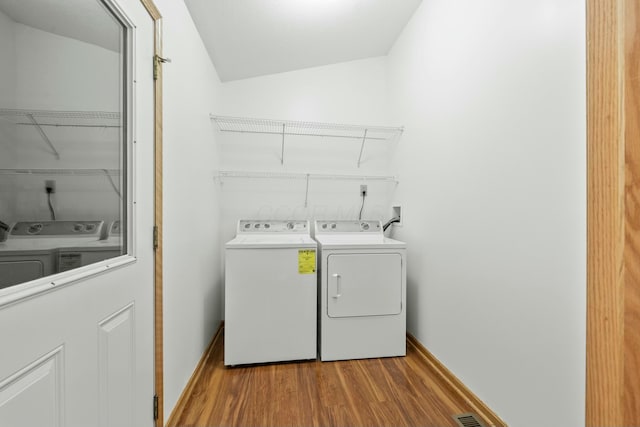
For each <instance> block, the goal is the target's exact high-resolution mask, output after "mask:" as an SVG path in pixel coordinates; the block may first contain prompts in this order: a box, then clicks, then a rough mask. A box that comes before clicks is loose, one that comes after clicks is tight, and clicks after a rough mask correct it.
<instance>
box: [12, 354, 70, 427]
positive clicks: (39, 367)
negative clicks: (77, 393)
mask: <svg viewBox="0 0 640 427" xmlns="http://www.w3.org/2000/svg"><path fill="white" fill-rule="evenodd" d="M63 349H64V347H62V346H61V347H58V348H57V349H55V350H54V351H52V352H51V353H49V354H46V355H45V356H43V357H41V358H40V359H38V360H36V361H34V362H33V363H31V364H30V365H29V366H26V367H25V368H24V369H22V370H21V371H20V372H18V373H16V374H15V375H13V376H11V377H10V378H7V379H5V380H4V381H3V382H2V383H0V425H2V426H11V425H14V424H13V420H16V419H21V420H22V423H23V424H24V425H31V426H52V427H58V426H62V425H64V388H63V385H62V377H63V374H64V373H63V372H62V370H63V369H64V365H63V357H62V355H63Z"/></svg>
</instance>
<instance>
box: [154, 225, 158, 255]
mask: <svg viewBox="0 0 640 427" xmlns="http://www.w3.org/2000/svg"><path fill="white" fill-rule="evenodd" d="M156 249H158V226H157V225H154V226H153V250H154V251H155V250H156Z"/></svg>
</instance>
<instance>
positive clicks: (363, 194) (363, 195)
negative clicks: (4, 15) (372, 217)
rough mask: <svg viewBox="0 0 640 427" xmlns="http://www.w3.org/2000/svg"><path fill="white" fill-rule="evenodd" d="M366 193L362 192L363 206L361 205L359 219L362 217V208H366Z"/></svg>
mask: <svg viewBox="0 0 640 427" xmlns="http://www.w3.org/2000/svg"><path fill="white" fill-rule="evenodd" d="M365 194H366V193H365V192H364V191H363V192H362V206H360V214H359V215H358V220H361V219H362V209H364V198H365V197H366V196H365Z"/></svg>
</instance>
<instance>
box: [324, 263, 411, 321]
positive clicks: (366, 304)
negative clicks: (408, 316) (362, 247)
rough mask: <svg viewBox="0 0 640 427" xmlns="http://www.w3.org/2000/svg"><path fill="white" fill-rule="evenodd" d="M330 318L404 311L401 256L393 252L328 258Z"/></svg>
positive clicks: (389, 313) (328, 309)
mask: <svg viewBox="0 0 640 427" xmlns="http://www.w3.org/2000/svg"><path fill="white" fill-rule="evenodd" d="M327 273H328V274H327V276H326V277H327V280H328V284H327V285H328V288H327V289H328V292H327V315H328V316H329V317H356V316H382V315H391V314H399V313H400V312H401V311H402V257H401V256H400V254H394V253H378V254H372V253H366V254H357V253H356V254H331V255H329V256H328V257H327Z"/></svg>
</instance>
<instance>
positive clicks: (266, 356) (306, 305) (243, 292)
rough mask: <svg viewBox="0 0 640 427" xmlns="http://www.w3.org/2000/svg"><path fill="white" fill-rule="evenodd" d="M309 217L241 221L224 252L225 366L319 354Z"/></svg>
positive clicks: (312, 241) (314, 248)
mask: <svg viewBox="0 0 640 427" xmlns="http://www.w3.org/2000/svg"><path fill="white" fill-rule="evenodd" d="M309 228H310V227H309V221H280V220H266V221H265V220H240V221H239V222H238V228H237V233H236V238H235V239H233V240H231V241H229V242H228V243H227V244H226V250H225V325H224V329H225V332H224V364H225V365H241V364H249V363H266V362H281V361H288V360H303V359H315V358H316V356H317V335H316V334H317V327H316V319H317V316H316V310H317V275H316V248H317V244H316V242H315V241H314V240H313V239H312V238H311V237H310V235H309Z"/></svg>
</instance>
